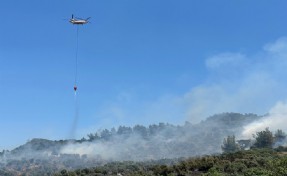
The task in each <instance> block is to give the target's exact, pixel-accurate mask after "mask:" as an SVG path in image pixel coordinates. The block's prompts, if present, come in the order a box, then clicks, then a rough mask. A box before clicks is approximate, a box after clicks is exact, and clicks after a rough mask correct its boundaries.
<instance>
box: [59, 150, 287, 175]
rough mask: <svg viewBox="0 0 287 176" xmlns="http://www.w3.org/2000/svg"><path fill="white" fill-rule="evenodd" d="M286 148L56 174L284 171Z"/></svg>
mask: <svg viewBox="0 0 287 176" xmlns="http://www.w3.org/2000/svg"><path fill="white" fill-rule="evenodd" d="M285 151H287V148H283V147H280V148H279V149H277V150H272V149H252V150H247V151H238V152H235V153H225V154H221V155H218V156H203V157H197V158H189V159H185V160H182V161H179V162H178V163H176V164H153V163H148V162H146V163H145V162H113V163H109V164H106V165H104V166H99V167H93V168H90V169H87V168H86V169H77V170H75V171H67V170H62V171H61V172H59V173H57V174H55V176H80V175H86V176H103V175H108V176H112V175H114V176H119V175H124V176H140V175H143V176H154V175H163V176H184V175H206V176H216V175H218V176H224V175H226V176H227V175H228V176H229V175H242V176H243V175H244V176H255V175H260V176H264V175H265V176H267V175H270V176H283V175H287V155H286V153H285Z"/></svg>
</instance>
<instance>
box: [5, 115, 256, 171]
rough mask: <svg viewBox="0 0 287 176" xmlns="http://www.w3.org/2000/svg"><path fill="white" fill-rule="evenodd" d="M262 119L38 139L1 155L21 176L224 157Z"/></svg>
mask: <svg viewBox="0 0 287 176" xmlns="http://www.w3.org/2000/svg"><path fill="white" fill-rule="evenodd" d="M260 118H261V116H258V115H255V114H239V113H222V114H216V115H213V116H211V117H208V118H207V119H206V120H204V121H202V122H200V123H198V124H191V123H189V122H186V123H185V124H184V125H181V126H180V125H178V126H175V125H171V124H167V123H159V124H157V125H155V124H154V125H149V126H148V127H145V126H142V125H136V126H134V127H125V126H120V127H118V128H117V129H115V128H112V129H110V130H108V129H105V130H102V131H101V132H97V133H90V134H88V135H87V139H86V138H82V139H81V140H59V141H51V140H47V139H32V140H31V141H28V142H27V143H26V144H24V145H21V146H19V147H17V148H15V149H13V150H12V151H3V152H1V153H0V166H1V167H2V168H6V169H7V168H9V170H10V171H15V172H23V170H27V169H30V170H33V171H37V169H40V170H42V169H43V168H45V169H46V170H49V171H50V172H51V173H52V172H54V171H56V170H60V169H65V168H69V169H72V168H84V167H92V166H96V165H103V164H106V163H108V162H112V161H128V160H132V161H150V160H159V159H173V158H180V157H192V156H201V155H206V154H214V153H220V152H221V145H222V142H223V139H224V138H225V137H226V136H227V135H236V134H238V133H240V132H241V131H242V127H243V126H244V125H246V124H248V123H251V122H253V121H254V120H258V119H260ZM32 166H33V167H32ZM1 167H0V168H1Z"/></svg>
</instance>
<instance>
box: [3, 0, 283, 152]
mask: <svg viewBox="0 0 287 176" xmlns="http://www.w3.org/2000/svg"><path fill="white" fill-rule="evenodd" d="M286 7H287V1H285V0H272V1H267V0H253V1H250V0H241V1H230V0H217V1H214V0H180V1H176V0H144V1H143V0H129V1H128V0H82V1H80V0H60V1H59V0H42V1H39V0H26V1H17V0H2V1H1V5H0V15H1V20H0V21H1V24H0V25H1V28H0V92H1V94H0V119H1V123H0V139H1V143H0V149H11V148H13V147H16V146H17V145H20V144H23V143H24V142H26V141H27V140H29V139H32V138H36V137H41V138H48V139H65V138H69V137H70V130H71V128H72V123H73V119H74V111H75V110H74V92H73V84H74V73H75V53H76V26H73V25H72V24H70V23H69V22H68V19H69V18H70V17H71V15H72V14H74V15H75V16H77V17H82V18H85V17H91V23H90V24H87V25H85V26H80V30H79V54H78V59H79V65H78V68H79V70H78V73H79V80H78V100H79V102H78V103H79V121H78V125H77V132H76V134H77V137H78V138H81V137H83V136H85V135H86V134H87V133H90V132H96V131H97V130H99V129H104V128H111V127H113V126H115V127H118V126H119V125H126V126H132V125H135V124H143V125H149V124H151V123H158V122H168V123H173V124H183V123H184V122H185V121H191V122H194V123H196V122H198V121H200V120H202V119H204V118H205V117H207V116H209V115H212V114H214V113H219V112H230V111H234V112H242V113H249V112H254V113H258V114H264V113H267V112H268V111H269V109H270V108H272V107H273V106H274V105H275V104H276V103H277V102H278V101H283V102H285V101H286V100H287V96H286V95H287V89H286V87H285V86H287V79H286V76H287V71H285V68H286V67H285V66H287V64H286V60H287V53H286V50H287V39H286V36H287V33H286V31H287V23H286V18H287V10H286ZM284 59H285V60H284ZM285 89H286V90H285Z"/></svg>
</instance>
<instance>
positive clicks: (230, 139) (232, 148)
mask: <svg viewBox="0 0 287 176" xmlns="http://www.w3.org/2000/svg"><path fill="white" fill-rule="evenodd" d="M221 149H222V151H223V152H224V153H230V152H236V151H239V150H240V146H239V144H237V143H236V141H235V136H234V135H233V136H227V138H224V140H223V145H222V146H221Z"/></svg>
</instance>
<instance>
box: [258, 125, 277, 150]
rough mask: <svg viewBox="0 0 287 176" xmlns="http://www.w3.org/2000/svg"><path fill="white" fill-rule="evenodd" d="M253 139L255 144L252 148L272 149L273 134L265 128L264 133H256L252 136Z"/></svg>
mask: <svg viewBox="0 0 287 176" xmlns="http://www.w3.org/2000/svg"><path fill="white" fill-rule="evenodd" d="M253 137H254V138H255V140H256V141H255V143H254V145H253V147H255V148H272V145H273V142H274V139H273V134H272V132H271V131H270V130H269V128H266V129H265V130H264V131H260V132H256V135H253Z"/></svg>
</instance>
